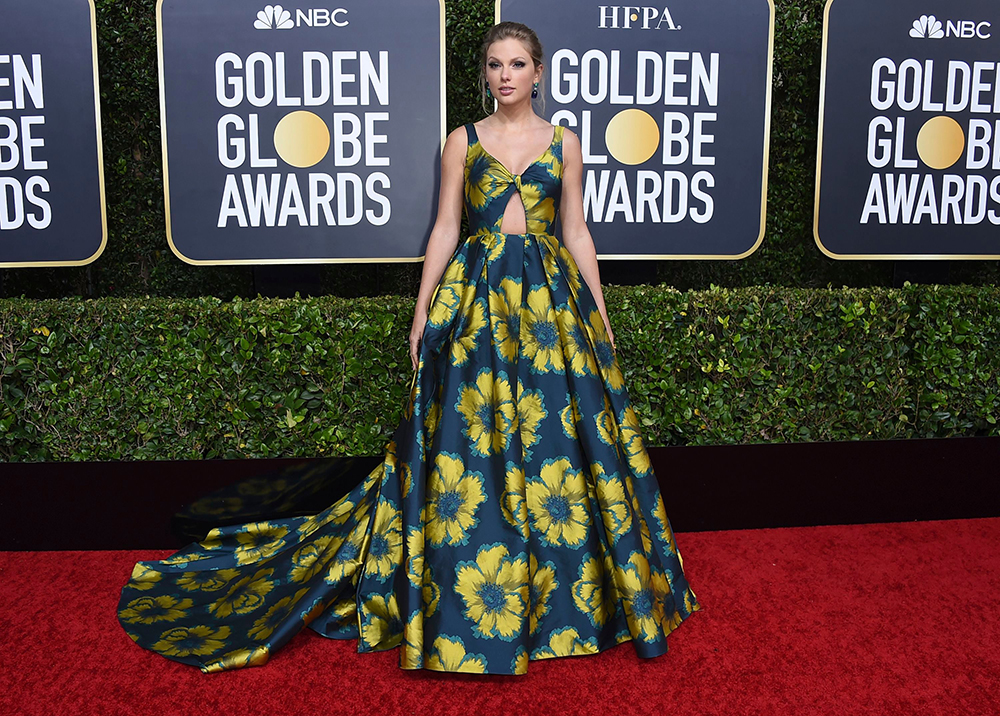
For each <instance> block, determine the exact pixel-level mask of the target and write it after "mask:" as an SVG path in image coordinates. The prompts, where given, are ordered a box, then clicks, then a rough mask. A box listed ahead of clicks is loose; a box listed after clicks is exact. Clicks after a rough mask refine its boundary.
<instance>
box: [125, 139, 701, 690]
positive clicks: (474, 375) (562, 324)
mask: <svg viewBox="0 0 1000 716" xmlns="http://www.w3.org/2000/svg"><path fill="white" fill-rule="evenodd" d="M558 129H559V128H557V130H558ZM555 134H556V137H561V133H560V132H558V131H557V132H556V133H555ZM469 137H470V139H469V142H470V149H469V156H468V159H467V171H466V175H467V176H466V179H467V187H466V198H467V202H468V201H470V199H469V195H470V191H471V193H472V195H473V196H472V199H471V202H472V206H471V207H468V208H470V211H475V210H476V209H477V208H482V205H483V204H485V203H487V202H488V201H489V200H490V199H496V200H498V201H497V203H500V202H502V204H501V205H502V206H506V201H507V197H508V196H509V195H510V193H511V192H512V191H519V192H520V193H521V197H522V199H523V201H524V205H525V211H526V217H527V218H528V229H529V230H531V229H536V230H537V229H547V228H548V223H546V222H542V223H541V224H539V223H538V222H537V221H533V219H534V218H536V217H537V216H538V211H544V209H545V207H544V206H541V204H540V203H539V202H543V201H544V198H542V197H541V196H540V195H541V194H543V193H544V190H545V189H546V186H549V187H550V191H549V194H550V196H551V194H552V193H553V192H552V191H551V185H552V181H553V177H555V179H556V180H558V179H559V178H561V177H560V176H559V175H560V174H561V171H557V172H555V173H554V170H553V167H555V168H556V170H561V146H560V143H558V142H556V140H555V138H554V140H553V144H552V145H550V148H549V150H548V151H547V155H548V156H549V158H550V159H551V160H552V161H548V162H546V161H536V163H535V164H534V165H532V166H533V167H534V170H535V171H536V173H540V170H546V171H547V174H542V177H543V179H539V180H538V181H537V182H536V183H535V184H530V179H531V174H530V172H529V171H526V172H524V173H523V174H522V175H521V176H514V175H511V174H510V173H509V172H506V170H505V169H504V168H503V166H502V165H500V164H499V162H496V160H493V159H492V158H491V157H490V156H489V155H488V153H486V152H485V150H482V149H481V147H480V146H479V144H478V141H477V140H475V139H474V129H473V128H472V127H471V126H470V127H469ZM477 149H478V151H476V150H477ZM545 157H546V155H543V157H542V158H540V159H544V158H545ZM557 162H558V166H557ZM470 175H471V176H470ZM504 179H506V181H504ZM547 182H548V183H547ZM477 186H478V187H479V189H477V188H476V187H477ZM483 187H486V188H485V189H483ZM477 191H478V192H479V193H478V194H477V193H476V192H477ZM532 192H534V193H532ZM491 194H492V196H490V195H491ZM477 202H478V203H477ZM549 211H550V212H552V209H551V207H550V208H549ZM552 213H553V214H554V212H552ZM550 218H551V217H550ZM499 226H500V222H499V221H497V222H494V223H493V225H492V226H490V225H487V226H483V227H480V228H479V229H478V230H477V231H476V233H474V234H472V235H471V236H469V237H467V238H466V239H465V240H464V241H462V242H460V243H459V245H458V247H457V248H456V250H455V252H454V254H453V255H452V257H451V259H450V261H449V262H448V264H447V267H446V268H445V270H444V273H443V276H442V279H441V282H440V283H439V285H438V287H437V288H436V289H435V292H434V295H433V297H432V299H431V303H430V308H429V314H428V321H427V324H426V327H425V329H424V333H423V339H422V343H421V346H420V354H419V363H418V367H417V369H416V371H415V372H414V374H413V378H412V381H411V385H410V393H409V398H408V400H407V404H406V408H405V410H404V414H403V418H402V420H401V421H400V423H399V425H398V427H397V428H396V430H395V432H394V434H393V437H392V439H391V440H390V441H389V443H388V444H387V445H386V447H385V451H384V459H383V460H382V462H381V464H380V465H379V466H378V467H377V468H376V469H375V470H373V471H372V472H371V473H370V474H369V475H368V476H367V477H366V478H365V479H364V480H363V481H362V483H361V484H359V485H358V486H357V487H355V488H354V489H353V490H352V491H351V492H350V493H348V494H347V495H346V496H344V497H343V498H342V499H340V500H338V501H337V502H336V503H334V504H333V505H331V506H330V507H328V508H327V509H325V510H324V511H322V512H320V513H318V514H315V515H312V516H308V517H292V518H283V519H274V520H269V521H262V522H253V523H249V524H243V525H234V526H229V527H222V528H215V529H213V530H211V531H210V532H209V533H208V536H207V537H206V539H205V540H204V541H202V542H200V543H195V544H192V545H189V546H188V547H187V548H185V549H183V550H181V551H180V552H178V553H177V554H175V555H173V556H171V557H169V558H167V559H164V560H162V561H149V562H139V563H138V564H136V565H135V568H134V570H133V572H132V576H131V579H130V580H129V581H128V583H127V584H126V585H125V586H124V587H123V589H122V593H121V601H120V604H119V609H118V617H119V621H120V623H121V624H122V626H123V627H124V628H125V631H126V632H127V633H128V635H129V636H130V637H131V638H132V639H133V640H134V641H135V642H137V643H138V644H139V645H141V646H143V647H144V648H146V649H150V650H152V651H154V652H157V653H159V654H161V655H163V656H165V657H167V658H169V659H173V660H176V661H180V662H183V663H186V664H191V665H194V666H197V667H199V668H200V669H201V670H202V671H203V672H216V671H224V670H229V669H235V668H240V667H246V666H254V665H261V664H264V663H265V662H266V661H267V660H268V658H269V656H270V655H271V654H272V653H273V652H274V651H276V650H277V649H279V648H280V647H281V646H282V645H283V644H285V643H286V642H287V641H288V640H289V639H291V638H292V637H293V636H294V635H295V634H296V633H297V632H298V631H299V630H300V629H301V628H302V627H303V626H307V625H308V626H309V627H310V628H311V629H313V630H314V631H316V632H318V633H319V634H321V635H323V636H327V637H332V638H338V639H357V640H358V641H357V648H358V651H359V652H368V651H381V650H386V649H391V648H395V647H399V659H400V666H401V667H402V668H404V669H418V668H424V669H431V670H436V671H450V672H467V673H497V674H524V673H526V671H527V669H528V663H529V660H538V659H547V658H552V657H557V656H575V655H585V654H595V653H597V652H600V651H602V650H604V649H607V648H609V647H611V646H614V645H616V644H619V643H621V642H625V641H632V643H633V645H634V648H635V650H636V652H637V654H638V655H639V656H640V657H654V656H657V655H660V654H663V653H664V652H666V651H667V635H668V634H669V633H670V632H671V631H672V630H673V629H675V628H676V627H677V626H679V625H680V624H681V622H682V621H683V620H684V619H686V618H687V617H688V616H690V615H691V614H692V613H693V612H695V611H697V610H698V609H700V605H699V603H698V601H697V599H696V597H695V594H694V592H693V591H692V590H691V588H690V587H689V585H688V582H687V579H686V578H685V575H684V572H683V569H682V560H681V555H680V552H679V551H678V549H677V545H676V544H675V541H674V536H673V532H672V530H671V526H670V522H669V520H668V518H667V515H666V511H665V507H664V503H663V497H662V495H661V492H660V489H659V487H658V484H657V479H656V476H655V475H654V474H653V471H652V468H651V466H650V460H649V455H648V453H647V451H646V449H645V447H644V445H643V441H642V437H641V435H640V426H639V419H638V418H637V416H636V414H635V412H634V410H633V408H632V406H631V405H630V401H629V397H628V393H627V391H626V388H625V385H624V379H623V376H622V371H621V368H620V366H619V364H618V361H617V358H616V355H615V352H614V349H613V347H612V345H611V343H610V341H609V340H608V335H607V332H606V330H605V326H604V322H603V319H602V317H601V314H600V312H599V310H598V308H597V305H596V302H595V300H594V298H593V295H592V293H591V292H590V290H589V289H588V287H587V285H586V282H584V281H582V280H581V276H580V271H579V268H578V267H577V265H576V263H575V261H574V260H573V257H572V255H571V254H570V252H569V251H568V250H567V249H566V247H565V246H564V245H563V244H562V242H561V241H560V240H559V239H558V238H557V237H555V236H554V235H553V234H551V233H549V232H548V231H546V230H541V231H536V232H532V233H525V234H509V233H501V232H500V231H498V230H497V229H498V227H499Z"/></svg>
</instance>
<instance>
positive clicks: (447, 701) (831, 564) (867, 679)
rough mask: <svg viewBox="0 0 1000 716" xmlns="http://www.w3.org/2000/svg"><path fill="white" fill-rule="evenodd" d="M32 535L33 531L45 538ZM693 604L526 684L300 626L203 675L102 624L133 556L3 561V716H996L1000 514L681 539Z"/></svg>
mask: <svg viewBox="0 0 1000 716" xmlns="http://www.w3.org/2000/svg"><path fill="white" fill-rule="evenodd" d="M41 528H42V529H44V527H41ZM677 542H678V545H679V547H680V549H681V552H682V554H683V555H684V558H685V572H686V573H687V574H688V576H689V578H690V580H691V584H692V587H693V588H694V590H695V592H696V593H697V594H698V598H699V600H700V601H701V603H702V604H703V609H702V611H700V612H698V613H696V614H694V615H693V616H692V617H691V618H690V620H689V621H687V622H685V623H684V624H683V625H682V626H681V627H680V629H678V630H677V631H676V632H674V633H673V634H672V635H671V636H670V640H669V645H670V652H669V653H668V654H666V655H665V656H663V657H660V658H658V659H653V660H651V661H639V659H637V658H636V656H635V655H634V652H633V650H632V647H631V646H630V645H629V644H623V645H621V646H618V647H616V648H614V649H612V650H611V651H609V652H606V653H604V654H600V655H597V656H586V657H575V658H567V659H556V660H551V661H541V662H532V663H531V666H530V670H529V673H528V675H527V676H524V677H512V676H507V677H504V676H465V675H461V676H455V675H447V674H434V673H429V672H404V671H402V670H400V669H398V668H397V667H396V663H397V662H396V660H397V652H395V651H392V652H388V653H380V654H357V653H355V651H354V648H355V647H354V642H341V641H327V640H325V639H323V638H321V637H318V636H315V635H314V634H312V632H309V631H308V630H306V631H304V632H303V633H302V634H300V635H299V636H298V637H296V638H295V639H294V640H293V641H292V643H291V644H289V645H288V647H286V648H285V649H284V650H282V651H280V652H278V654H276V655H275V656H274V657H272V659H271V661H270V663H268V664H267V665H266V666H264V667H263V668H252V669H245V670H242V671H238V672H229V673H223V674H214V675H204V674H201V673H200V672H199V671H197V670H196V669H194V668H191V667H188V666H185V665H182V664H177V663H173V662H170V661H167V660H166V659H163V658H160V657H158V656H156V655H154V654H150V653H148V652H145V651H143V650H141V649H140V648H139V647H137V646H135V645H134V644H132V642H131V641H129V639H128V637H126V636H125V634H124V632H123V631H122V630H121V629H120V628H119V626H118V624H117V622H116V620H115V607H116V605H117V601H118V590H119V588H120V587H121V585H122V583H124V581H125V579H126V578H127V577H128V574H129V571H130V569H131V567H132V564H133V563H134V562H135V561H136V560H137V559H154V558H157V557H160V556H162V555H164V554H165V553H163V552H32V553H17V552H6V553H0V605H2V609H0V713H2V714H4V715H6V714H24V715H25V716H28V715H33V714H39V715H45V716H50V715H52V714H65V715H67V716H75V715H77V714H100V715H102V716H116V715H118V714H143V715H145V714H166V715H168V716H173V715H174V714H213V715H214V714H255V715H256V714H322V715H323V716H326V715H327V714H348V713H350V714H360V713H377V714H394V713H408V714H409V713H414V714H434V715H435V716H445V715H451V714H456V715H458V714H461V715H463V716H464V715H465V714H480V713H497V714H501V713H511V714H559V715H560V716H561V715H562V714H567V715H568V714H584V713H601V714H615V713H625V714H640V713H649V714H653V713H657V714H670V715H671V716H681V715H684V714H699V715H703V714H723V715H725V716H737V715H739V714H767V715H771V714H778V715H784V714H790V715H794V716H800V715H802V714H837V716H845V715H847V716H855V715H856V714H879V716H896V715H897V714H898V715H899V716H904V715H905V716H913V715H915V714H974V715H976V716H987V715H991V714H996V713H998V712H1000V696H998V694H1000V646H998V645H1000V550H998V545H1000V519H977V520H951V521H938V522H917V523H895V524H873V525H855V526H847V527H806V528H790V529H770V530H746V531H730V532H699V533H681V534H678V536H677Z"/></svg>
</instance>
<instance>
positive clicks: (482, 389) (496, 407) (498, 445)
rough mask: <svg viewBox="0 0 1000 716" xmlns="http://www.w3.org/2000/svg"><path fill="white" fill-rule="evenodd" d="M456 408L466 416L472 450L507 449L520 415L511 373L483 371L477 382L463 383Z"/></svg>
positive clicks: (483, 453)
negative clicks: (508, 374)
mask: <svg viewBox="0 0 1000 716" xmlns="http://www.w3.org/2000/svg"><path fill="white" fill-rule="evenodd" d="M455 409H456V410H458V412H459V413H461V414H462V417H463V418H464V419H465V425H466V427H465V430H464V431H463V433H464V434H465V436H466V437H468V438H469V441H470V442H471V449H472V451H473V452H474V453H475V454H476V455H479V456H481V457H487V456H489V455H491V454H498V453H502V452H504V451H505V450H506V449H507V448H508V446H509V445H510V440H511V434H512V432H513V429H514V425H515V419H516V409H515V407H514V394H513V391H512V390H511V386H510V381H509V380H508V379H507V374H506V373H504V372H502V371H501V372H499V373H497V374H496V376H494V375H493V371H492V370H490V369H489V368H483V369H482V370H481V371H479V375H478V376H477V377H476V381H475V383H471V384H470V383H463V384H462V386H461V388H460V389H459V399H458V402H457V403H456V404H455Z"/></svg>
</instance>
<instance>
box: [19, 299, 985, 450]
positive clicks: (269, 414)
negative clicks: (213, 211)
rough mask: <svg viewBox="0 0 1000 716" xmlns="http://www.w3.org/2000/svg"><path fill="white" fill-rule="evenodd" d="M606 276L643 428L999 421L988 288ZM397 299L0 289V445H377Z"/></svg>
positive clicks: (834, 428)
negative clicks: (5, 294)
mask: <svg viewBox="0 0 1000 716" xmlns="http://www.w3.org/2000/svg"><path fill="white" fill-rule="evenodd" d="M605 293H606V297H607V303H608V308H609V313H610V316H611V320H612V325H613V326H614V327H615V328H616V337H617V340H618V343H619V358H620V361H621V363H622V367H623V368H624V370H625V373H626V381H627V382H626V385H627V386H628V389H629V391H630V394H631V396H632V399H633V401H634V403H635V405H636V409H637V413H638V414H639V416H640V419H641V420H642V424H643V425H644V426H645V427H644V430H645V437H646V440H647V442H648V444H650V445H699V444H720V443H757V442H789V441H812V440H863V439H876V438H877V439H885V438H906V437H948V436H971V435H995V434H998V429H997V425H996V418H995V415H996V414H997V413H998V412H1000V398H998V393H1000V351H998V350H997V349H998V347H1000V290H998V289H995V288H982V289H975V288H969V287H964V288H937V287H915V286H908V287H906V288H904V289H902V290H890V289H879V288H875V289H840V290H826V289H805V290H803V289H779V288H751V289H735V290H729V289H723V288H713V289H711V290H709V291H692V292H688V293H681V292H678V291H675V290H673V289H668V288H662V287H637V288H622V287H608V288H607V289H606V291H605ZM412 310H413V302H412V299H410V298H405V297H395V296H388V297H386V296H382V297H378V298H362V299H353V300H345V299H341V298H333V297H324V298H317V299H293V300H254V301H242V300H236V301H232V302H221V301H219V300H217V299H214V298H200V299H194V300H168V299H156V298H152V299H151V298H143V299H101V300H96V301H85V300H75V299H74V300H62V301H32V300H21V299H8V300H2V301H0V394H2V406H0V460H6V461H35V460H122V459H125V460H129V459H131V460H152V459H190V458H235V457H274V456H289V457H290V456H315V455H364V454H372V455H374V454H379V453H380V451H381V450H382V448H383V446H384V444H385V442H386V441H387V440H388V439H389V437H390V436H391V434H392V432H393V430H394V429H395V426H396V424H397V422H398V420H399V419H400V415H401V413H402V409H403V405H404V400H405V391H406V388H407V386H408V381H409V378H410V376H411V368H410V363H409V358H408V356H407V346H406V336H407V334H408V331H409V324H410V317H411V315H412ZM629 327H631V328H629Z"/></svg>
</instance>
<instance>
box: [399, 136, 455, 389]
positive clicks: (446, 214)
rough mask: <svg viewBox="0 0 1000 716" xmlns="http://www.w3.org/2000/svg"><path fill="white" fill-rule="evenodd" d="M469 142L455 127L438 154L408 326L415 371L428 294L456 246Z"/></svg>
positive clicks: (428, 304)
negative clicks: (433, 212)
mask: <svg viewBox="0 0 1000 716" xmlns="http://www.w3.org/2000/svg"><path fill="white" fill-rule="evenodd" d="M468 141H469V140H468V135H467V134H466V130H465V127H458V128H457V129H455V130H454V131H453V132H452V133H451V134H449V135H448V139H447V140H446V141H445V143H444V151H443V152H442V153H441V189H440V192H439V194H438V211H437V219H436V220H435V221H434V228H433V229H431V235H430V238H429V239H428V241H427V250H426V252H425V253H424V268H423V271H422V272H421V274H420V292H419V293H418V294H417V305H416V309H415V310H414V312H413V325H412V326H411V327H410V360H411V361H412V362H413V368H414V370H416V368H417V357H418V356H419V355H420V338H421V336H423V334H424V325H425V324H426V323H427V312H428V311H429V310H430V302H431V296H432V295H433V294H434V289H435V288H437V285H438V281H440V280H441V274H443V273H444V269H445V267H446V266H447V265H448V261H449V259H451V256H452V254H454V253H455V248H456V247H457V246H458V239H459V232H460V231H461V228H462V206H463V200H464V193H465V155H466V147H467V146H468Z"/></svg>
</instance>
